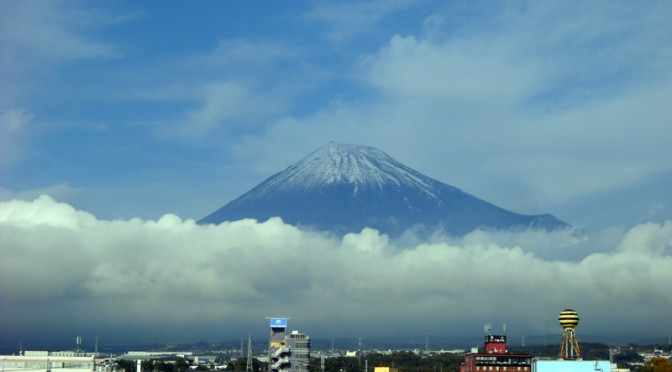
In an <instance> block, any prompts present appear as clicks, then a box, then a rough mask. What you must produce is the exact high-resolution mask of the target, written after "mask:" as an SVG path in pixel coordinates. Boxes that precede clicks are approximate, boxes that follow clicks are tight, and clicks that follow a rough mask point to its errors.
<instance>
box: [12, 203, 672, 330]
mask: <svg viewBox="0 0 672 372" xmlns="http://www.w3.org/2000/svg"><path fill="white" fill-rule="evenodd" d="M606 235H609V234H606ZM610 236H611V237H612V238H613V236H618V238H617V239H616V240H617V241H614V243H613V246H612V247H611V248H610V249H602V250H600V252H599V253H595V251H594V250H590V251H588V249H590V248H589V247H587V246H589V245H590V243H591V242H594V241H597V240H595V239H592V238H577V237H576V235H575V234H571V233H570V232H556V233H542V232H534V231H532V232H521V233H518V234H513V233H508V234H493V233H488V232H475V233H472V234H471V235H469V236H467V237H464V238H461V239H455V238H447V237H442V236H438V235H437V236H434V237H433V238H432V239H431V241H430V242H421V243H418V242H417V241H416V240H414V239H412V238H409V237H408V236H407V237H405V238H402V239H400V240H398V241H390V240H389V239H388V238H387V237H386V236H381V235H380V234H379V233H378V232H376V231H374V230H364V231H362V232H361V233H358V234H348V235H346V236H344V237H333V236H326V235H323V234H319V233H315V232H309V231H303V230H300V229H297V228H295V227H293V226H290V225H287V224H284V223H283V222H282V221H281V220H280V219H271V220H269V221H266V222H257V221H254V220H242V221H236V222H231V223H224V224H221V225H219V226H212V225H210V226H199V225H197V224H196V223H195V222H194V221H193V220H187V221H183V220H181V219H180V218H179V217H177V216H175V215H165V216H163V217H162V218H161V219H159V220H158V221H143V220H139V219H133V220H130V221H102V220H98V219H96V218H95V217H94V216H93V215H91V214H89V213H86V212H82V211H78V210H75V209H74V208H72V207H71V206H70V205H67V204H63V203H58V202H56V201H54V200H53V199H51V198H49V197H46V196H42V197H40V198H38V199H36V200H34V201H32V202H25V201H17V200H14V201H9V202H2V203H0V239H1V240H0V243H1V247H2V248H1V251H0V258H1V260H0V301H1V304H2V312H0V327H1V328H2V333H3V334H5V335H7V337H8V338H13V339H20V338H28V337H38V336H45V337H47V336H56V335H60V336H63V335H65V336H68V337H69V336H71V335H74V334H76V333H82V332H88V333H89V334H91V335H93V334H99V333H100V334H106V335H108V336H109V337H114V338H119V339H123V338H124V337H125V336H124V335H126V337H127V338H129V337H137V336H138V335H140V334H142V336H143V337H144V338H145V339H152V338H153V337H155V338H159V337H163V336H165V335H166V334H168V333H170V332H180V334H181V335H183V336H184V337H186V338H190V337H191V338H193V337H205V336H208V337H217V338H220V339H226V338H235V337H240V336H241V335H247V334H248V333H254V334H265V332H266V329H265V324H266V323H265V322H266V321H265V318H266V317H267V316H276V315H282V316H289V317H291V319H292V320H291V323H292V324H291V326H292V328H300V329H301V330H304V331H306V332H308V333H311V334H312V335H313V336H314V337H320V336H321V337H334V336H354V337H356V336H367V335H393V334H402V333H414V334H436V335H451V334H455V335H458V334H459V335H465V334H479V332H480V331H481V325H482V324H483V323H486V322H491V323H495V324H497V323H498V322H506V323H507V324H508V325H509V329H516V330H518V332H519V333H520V334H528V335H530V334H548V333H559V332H560V329H559V326H558V324H557V314H558V313H559V312H560V311H561V310H562V309H564V308H568V307H569V308H574V309H576V310H577V311H578V312H579V314H580V315H581V324H580V325H579V329H578V332H579V333H580V334H581V333H582V332H583V333H584V334H588V333H591V334H604V335H608V334H629V335H635V336H637V337H666V336H667V334H668V332H669V330H670V329H672V318H670V316H669V314H670V309H672V290H670V283H672V221H668V222H667V223H665V224H663V225H657V224H646V225H639V226H636V227H634V228H632V229H630V230H629V231H627V232H624V233H623V234H615V233H612V234H611V235H610ZM591 239H592V240H591ZM601 239H602V240H603V241H602V243H604V240H605V239H607V238H604V237H603V238H601ZM411 241H413V242H414V243H412V244H411V243H409V242H411ZM549 245H553V246H555V247H556V250H557V251H562V250H568V251H571V250H573V251H574V252H576V250H577V247H579V248H581V249H583V250H584V251H583V252H584V253H583V255H581V256H580V257H576V255H574V256H575V257H574V258H571V259H569V258H563V257H562V254H559V253H557V252H556V254H555V255H550V254H548V251H549V249H548V247H547V246H549ZM133 330H136V331H137V330H141V332H140V331H138V332H135V333H134V331H133ZM190 332H191V333H190ZM262 332H264V333H262Z"/></svg>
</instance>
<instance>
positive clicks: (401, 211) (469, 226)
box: [199, 142, 567, 236]
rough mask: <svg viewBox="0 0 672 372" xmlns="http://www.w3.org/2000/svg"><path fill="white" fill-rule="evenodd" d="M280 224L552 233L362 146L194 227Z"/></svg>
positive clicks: (304, 165) (327, 152) (558, 224)
mask: <svg viewBox="0 0 672 372" xmlns="http://www.w3.org/2000/svg"><path fill="white" fill-rule="evenodd" d="M274 216H280V217H282V219H283V220H284V221H285V222H287V223H290V224H294V225H304V226H312V227H315V228H318V229H320V230H327V231H332V232H336V233H344V232H351V231H360V230H361V229H362V228H364V227H366V226H368V227H373V228H376V229H378V230H380V231H381V232H384V233H387V234H390V235H393V236H394V235H398V234H400V233H402V232H403V231H404V230H406V229H408V228H411V227H415V226H418V225H420V226H424V227H425V228H427V229H434V228H442V229H444V231H446V232H448V233H450V234H453V235H463V234H466V233H468V232H470V231H472V230H474V229H476V228H479V227H482V228H489V229H512V228H527V227H533V228H544V229H556V228H563V227H567V224H565V223H564V222H562V221H560V220H558V219H556V218H555V217H553V216H552V215H532V216H527V215H521V214H517V213H513V212H510V211H507V210H505V209H502V208H499V207H497V206H495V205H493V204H490V203H488V202H486V201H484V200H481V199H479V198H477V197H475V196H473V195H470V194H467V193H465V192H463V191H461V190H460V189H458V188H456V187H453V186H450V185H447V184H445V183H442V182H439V181H437V180H434V179H432V178H429V177H427V176H425V175H423V174H421V173H419V172H417V171H415V170H413V169H411V168H409V167H407V166H405V165H403V164H401V163H399V162H398V161H396V160H394V159H393V158H391V157H390V156H388V155H387V154H385V153H384V152H382V151H380V150H378V149H375V148H372V147H366V146H357V145H341V144H337V143H333V142H332V143H329V144H328V145H327V146H324V147H322V148H320V149H318V150H317V151H315V152H313V153H312V154H310V155H308V156H307V157H306V158H304V159H303V160H301V161H299V162H298V163H296V164H294V165H292V166H290V167H288V168H287V169H286V170H284V171H282V172H280V173H277V174H275V175H273V176H272V177H270V178H268V179H267V180H265V181H264V182H262V183H260V184H259V185H257V186H256V187H255V188H253V189H252V190H250V191H248V192H247V193H245V194H243V195H242V196H240V197H239V198H237V199H235V200H233V201H231V202H230V203H228V204H226V205H225V206H224V207H222V208H220V209H218V210H217V211H215V212H213V213H212V214H210V215H208V216H207V217H205V218H203V219H202V220H200V221H199V223H203V224H205V223H214V224H218V223H221V222H223V221H233V220H238V219H242V218H255V219H258V220H262V221H263V220H266V219H268V218H270V217H274Z"/></svg>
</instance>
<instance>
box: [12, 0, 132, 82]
mask: <svg viewBox="0 0 672 372" xmlns="http://www.w3.org/2000/svg"><path fill="white" fill-rule="evenodd" d="M68 5H71V4H67V3H64V2H59V1H53V2H51V1H50V2H32V1H27V2H19V3H11V2H3V3H2V5H1V6H2V8H1V9H2V14H3V15H2V22H1V23H0V24H2V28H1V30H2V32H0V35H2V36H0V45H2V46H3V47H4V48H3V49H4V50H7V51H9V50H11V51H12V56H6V55H5V56H4V57H3V59H5V58H6V59H5V61H8V60H9V61H11V63H9V65H8V66H6V67H10V68H11V69H12V70H14V69H18V70H23V69H24V68H27V67H32V66H34V64H36V63H40V64H42V63H43V62H44V61H45V60H48V61H50V62H51V63H54V62H61V61H69V60H74V59H80V58H109V57H116V56H118V55H119V51H118V50H117V49H116V48H115V47H113V46H112V45H109V44H106V43H103V42H101V41H98V40H96V39H94V38H91V37H89V36H86V35H87V32H85V31H87V30H90V29H94V28H97V27H100V26H101V24H103V23H104V22H102V21H101V19H102V18H101V14H99V13H96V12H94V11H90V10H88V11H87V10H85V9H83V8H80V7H78V6H75V7H71V6H68Z"/></svg>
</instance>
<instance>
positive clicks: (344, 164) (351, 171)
mask: <svg viewBox="0 0 672 372" xmlns="http://www.w3.org/2000/svg"><path fill="white" fill-rule="evenodd" d="M435 183H436V181H434V180H432V179H431V178H428V177H426V176H423V175H422V174H420V173H418V172H416V171H414V170H413V169H411V168H409V167H406V166H405V165H403V164H401V163H399V162H398V161H396V160H394V159H393V158H392V157H390V156H389V155H387V154H386V153H384V152H383V151H380V150H378V149H376V148H373V147H368V146H359V145H350V144H346V145H344V144H338V143H335V142H330V143H329V144H327V145H326V146H324V147H321V148H319V149H318V150H316V151H315V152H313V153H312V154H310V155H308V156H307V157H305V158H304V159H302V160H301V161H299V162H297V163H296V164H294V165H292V166H290V167H288V168H287V169H286V170H285V171H284V172H281V173H278V174H277V175H275V176H273V177H272V178H271V179H269V182H268V184H267V185H266V186H267V188H264V190H263V191H267V190H268V189H275V190H288V189H296V188H303V189H320V188H323V187H326V186H329V185H334V184H347V185H349V186H350V187H351V188H352V191H353V194H357V193H358V192H360V191H362V190H370V191H374V190H378V191H382V190H383V189H384V188H385V187H394V188H399V187H401V186H402V185H403V186H407V187H412V186H414V187H418V188H420V189H421V190H422V191H423V192H424V193H426V194H427V195H428V196H431V197H436V195H435V191H436V190H435V189H436V185H435ZM259 191H262V190H259Z"/></svg>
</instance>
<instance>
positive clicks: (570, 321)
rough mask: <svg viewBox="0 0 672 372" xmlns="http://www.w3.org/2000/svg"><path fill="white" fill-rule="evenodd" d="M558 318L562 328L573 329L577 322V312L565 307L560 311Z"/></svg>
mask: <svg viewBox="0 0 672 372" xmlns="http://www.w3.org/2000/svg"><path fill="white" fill-rule="evenodd" d="M558 320H559V321H560V326H562V328H563V329H564V330H566V331H567V330H573V329H574V328H576V326H577V325H578V324H579V313H577V312H576V311H574V310H572V309H565V310H562V311H561V312H560V316H559V317H558Z"/></svg>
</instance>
